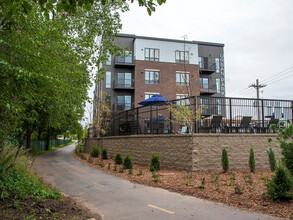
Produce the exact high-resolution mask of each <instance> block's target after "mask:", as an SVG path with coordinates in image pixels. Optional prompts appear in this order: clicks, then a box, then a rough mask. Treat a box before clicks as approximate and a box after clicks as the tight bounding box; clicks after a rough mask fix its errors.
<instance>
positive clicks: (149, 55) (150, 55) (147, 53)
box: [144, 48, 160, 61]
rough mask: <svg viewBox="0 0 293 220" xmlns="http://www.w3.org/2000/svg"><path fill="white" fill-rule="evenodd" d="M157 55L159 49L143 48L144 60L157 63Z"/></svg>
mask: <svg viewBox="0 0 293 220" xmlns="http://www.w3.org/2000/svg"><path fill="white" fill-rule="evenodd" d="M159 54H160V50H159V49H154V48H145V49H144V58H145V60H150V61H159Z"/></svg>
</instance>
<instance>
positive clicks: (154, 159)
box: [150, 154, 161, 171]
mask: <svg viewBox="0 0 293 220" xmlns="http://www.w3.org/2000/svg"><path fill="white" fill-rule="evenodd" d="M160 168H161V163H160V155H158V154H151V165H150V170H151V171H155V170H159V169H160Z"/></svg>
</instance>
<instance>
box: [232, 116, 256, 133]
mask: <svg viewBox="0 0 293 220" xmlns="http://www.w3.org/2000/svg"><path fill="white" fill-rule="evenodd" d="M251 118H252V117H251V116H243V118H242V120H241V123H240V125H239V126H236V127H235V128H236V132H237V133H238V132H239V129H243V130H244V131H245V133H246V131H247V130H250V132H251V133H253V127H252V126H251V125H250V122H251Z"/></svg>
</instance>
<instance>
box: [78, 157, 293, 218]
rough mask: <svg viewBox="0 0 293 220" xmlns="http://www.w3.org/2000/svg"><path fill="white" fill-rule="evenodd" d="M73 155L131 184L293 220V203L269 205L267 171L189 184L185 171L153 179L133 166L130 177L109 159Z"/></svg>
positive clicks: (213, 175) (204, 175) (207, 174)
mask: <svg viewBox="0 0 293 220" xmlns="http://www.w3.org/2000/svg"><path fill="white" fill-rule="evenodd" d="M73 155H74V157H75V158H76V159H78V160H80V161H81V162H83V163H85V164H87V165H89V166H92V167H94V168H97V169H99V170H102V171H105V172H107V173H109V174H113V175H116V176H120V177H122V178H125V179H128V180H130V181H131V182H135V183H140V184H143V185H148V186H153V187H160V188H164V189H167V190H169V191H173V192H178V193H181V194H185V195H191V196H195V197H198V198H203V199H206V200H210V201H214V202H220V203H223V204H226V205H229V206H235V207H237V208H240V209H244V210H249V211H255V212H260V213H264V214H269V215H273V216H277V217H283V218H289V219H293V201H292V200H291V201H288V202H282V203H276V202H272V201H271V200H270V199H269V198H268V196H267V195H266V189H267V188H266V186H265V183H266V182H267V181H268V180H270V179H271V178H272V176H273V173H272V172H269V171H256V172H255V173H250V172H248V171H231V172H228V173H222V172H220V171H201V172H198V171H197V172H194V173H193V178H192V180H190V175H189V173H187V172H186V171H178V170H169V169H161V170H160V171H158V172H155V175H154V173H153V172H151V171H149V167H144V166H138V165H134V166H133V169H132V174H131V173H130V174H129V170H123V169H122V166H121V165H117V166H116V168H115V162H114V160H112V159H108V160H101V159H100V158H91V159H90V160H88V159H87V160H83V159H81V158H80V157H78V156H77V155H76V154H75V152H74V153H73ZM83 156H84V158H89V155H88V154H83ZM89 161H91V162H89ZM114 170H116V171H114ZM156 176H158V177H156ZM156 178H158V182H155V181H154V180H155V179H156Z"/></svg>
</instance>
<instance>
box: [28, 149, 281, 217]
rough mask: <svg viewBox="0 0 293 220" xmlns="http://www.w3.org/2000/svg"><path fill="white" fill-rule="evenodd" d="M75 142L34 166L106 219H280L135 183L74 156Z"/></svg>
mask: <svg viewBox="0 0 293 220" xmlns="http://www.w3.org/2000/svg"><path fill="white" fill-rule="evenodd" d="M73 149H74V144H73V145H71V146H68V147H64V148H61V149H58V150H56V151H52V152H50V153H47V154H44V155H41V156H38V157H37V158H36V159H35V161H34V165H33V166H34V169H35V171H36V173H37V174H38V175H39V176H41V177H42V178H43V179H44V181H45V182H46V183H48V184H51V185H53V186H54V187H56V188H57V189H59V190H61V191H62V192H64V193H65V194H67V195H69V196H70V197H75V198H77V199H78V200H79V201H81V202H82V203H83V204H84V205H85V206H86V207H88V208H89V209H91V210H92V211H94V212H97V213H100V214H101V215H102V217H103V219H105V220H115V219H117V220H118V219H119V220H124V219H135V220H136V219H138V220H142V219H156V220H159V219H164V220H165V219H168V220H169V219H170V220H172V219H180V220H181V219H196V220H201V219H223V220H229V219H231V220H232V219H233V220H234V219H237V220H241V219H243V220H247V219H256V220H257V219H268V220H269V219H278V218H275V217H272V216H268V215H262V214H258V213H252V212H248V211H242V210H239V209H236V208H233V207H228V206H225V205H222V204H217V203H213V202H208V201H205V200H202V199H198V198H195V197H191V196H183V195H180V194H178V193H173V192H169V191H167V190H164V189H160V188H152V187H148V186H143V185H139V184H134V183H131V182H129V181H128V180H125V179H122V178H120V177H116V176H113V175H110V174H107V173H105V172H102V171H100V170H97V169H94V168H92V167H89V166H86V165H84V164H83V163H81V162H80V161H78V160H76V159H74V157H73V156H72V151H73Z"/></svg>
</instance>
